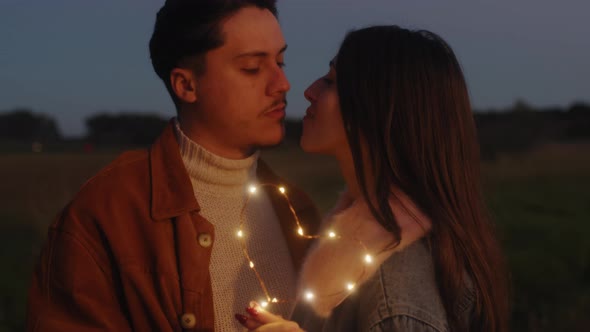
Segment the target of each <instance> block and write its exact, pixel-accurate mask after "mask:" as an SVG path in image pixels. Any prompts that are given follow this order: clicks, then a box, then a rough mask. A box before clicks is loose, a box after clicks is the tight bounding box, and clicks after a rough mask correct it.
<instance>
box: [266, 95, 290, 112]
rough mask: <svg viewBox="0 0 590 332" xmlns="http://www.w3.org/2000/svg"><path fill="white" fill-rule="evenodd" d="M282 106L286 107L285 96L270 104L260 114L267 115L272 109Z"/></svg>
mask: <svg viewBox="0 0 590 332" xmlns="http://www.w3.org/2000/svg"><path fill="white" fill-rule="evenodd" d="M282 104H284V105H285V107H287V97H286V96H284V97H282V98H280V99H277V100H275V101H273V103H272V104H270V106H268V107H267V108H265V109H264V112H262V113H267V112H270V111H272V110H273V109H275V108H276V107H277V106H280V105H282Z"/></svg>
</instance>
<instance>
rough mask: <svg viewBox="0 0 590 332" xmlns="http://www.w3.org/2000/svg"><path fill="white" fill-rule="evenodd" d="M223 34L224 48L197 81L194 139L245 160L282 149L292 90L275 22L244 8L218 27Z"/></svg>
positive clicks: (211, 57) (207, 62)
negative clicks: (268, 149)
mask: <svg viewBox="0 0 590 332" xmlns="http://www.w3.org/2000/svg"><path fill="white" fill-rule="evenodd" d="M221 31H222V37H223V39H224V44H223V46H221V47H219V48H217V49H214V50H212V51H209V52H208V53H207V54H206V56H205V68H206V69H205V73H204V74H203V75H201V76H199V77H197V78H196V82H197V83H196V92H197V102H196V104H195V105H196V108H197V113H198V115H197V117H198V122H199V123H198V124H194V125H195V126H196V131H197V135H198V136H199V137H203V138H204V139H206V140H210V141H211V140H215V141H216V142H209V143H212V144H213V145H214V146H217V145H220V144H223V145H224V146H226V148H227V147H231V148H232V149H239V150H240V151H243V152H245V153H246V154H247V153H248V152H247V151H252V149H253V148H256V147H262V146H271V145H276V144H278V143H280V142H281V140H282V139H283V137H284V126H283V119H284V117H285V106H286V93H287V91H288V90H289V88H290V86H289V82H288V81H287V78H286V76H285V73H284V72H283V69H282V67H283V61H284V51H285V49H286V44H285V39H284V37H283V34H282V32H281V28H280V26H279V23H278V21H277V19H276V18H275V17H274V15H272V13H271V12H270V11H268V10H266V9H259V8H256V7H246V8H243V9H241V10H239V11H238V12H236V13H235V14H234V15H232V16H231V17H229V18H228V19H227V20H225V22H222V25H221ZM205 136H206V137H205Z"/></svg>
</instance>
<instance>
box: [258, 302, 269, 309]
mask: <svg viewBox="0 0 590 332" xmlns="http://www.w3.org/2000/svg"><path fill="white" fill-rule="evenodd" d="M260 305H261V306H262V307H263V308H266V307H268V302H266V301H262V302H261V303H260Z"/></svg>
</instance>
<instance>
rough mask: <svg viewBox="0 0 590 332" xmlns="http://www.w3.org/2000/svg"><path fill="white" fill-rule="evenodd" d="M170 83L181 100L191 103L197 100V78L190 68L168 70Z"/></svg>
mask: <svg viewBox="0 0 590 332" xmlns="http://www.w3.org/2000/svg"><path fill="white" fill-rule="evenodd" d="M170 85H171V87H172V90H173V91H174V93H175V94H176V97H178V99H180V100H181V101H183V102H185V103H188V104H191V103H194V102H196V101H197V99H198V98H197V80H196V78H195V75H194V73H193V72H192V71H191V70H190V69H185V68H174V69H172V71H171V72H170Z"/></svg>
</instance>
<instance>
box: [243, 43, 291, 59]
mask: <svg viewBox="0 0 590 332" xmlns="http://www.w3.org/2000/svg"><path fill="white" fill-rule="evenodd" d="M286 50H287V45H285V46H283V47H282V48H281V49H280V50H279V53H278V54H281V53H284V52H285V51H286ZM267 56H269V53H268V52H264V51H252V52H246V53H242V54H238V55H236V57H235V58H236V59H237V58H243V57H267Z"/></svg>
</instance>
